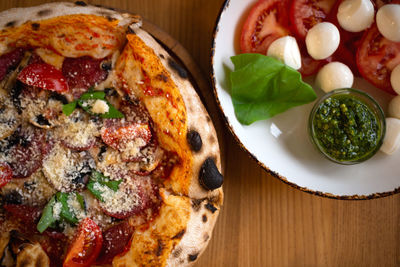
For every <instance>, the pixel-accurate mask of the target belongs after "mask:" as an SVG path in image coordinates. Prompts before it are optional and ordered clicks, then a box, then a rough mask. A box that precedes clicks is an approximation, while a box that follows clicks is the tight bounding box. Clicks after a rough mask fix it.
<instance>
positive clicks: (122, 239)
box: [97, 221, 134, 264]
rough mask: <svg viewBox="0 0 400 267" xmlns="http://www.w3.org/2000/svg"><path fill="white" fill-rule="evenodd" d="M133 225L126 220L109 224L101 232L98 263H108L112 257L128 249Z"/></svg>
mask: <svg viewBox="0 0 400 267" xmlns="http://www.w3.org/2000/svg"><path fill="white" fill-rule="evenodd" d="M133 230H134V229H133V227H132V226H130V225H129V223H128V222H127V221H124V222H122V223H119V224H117V225H114V226H111V227H110V228H108V229H107V230H106V231H104V232H103V247H102V248H101V252H100V257H99V258H98V259H97V263H98V264H110V263H111V262H112V260H113V258H114V257H115V256H117V255H119V254H122V253H124V252H126V251H127V250H128V249H129V243H130V240H131V236H132V234H133Z"/></svg>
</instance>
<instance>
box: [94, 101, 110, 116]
mask: <svg viewBox="0 0 400 267" xmlns="http://www.w3.org/2000/svg"><path fill="white" fill-rule="evenodd" d="M109 109H110V108H109V106H108V104H107V102H106V101H104V100H100V99H97V100H96V101H95V102H94V103H93V106H92V108H91V111H92V112H93V113H95V114H105V113H107V112H108V111H109Z"/></svg>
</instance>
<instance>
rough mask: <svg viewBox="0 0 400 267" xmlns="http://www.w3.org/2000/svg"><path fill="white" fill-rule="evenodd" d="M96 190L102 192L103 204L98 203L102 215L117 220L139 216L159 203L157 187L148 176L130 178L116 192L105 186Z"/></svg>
mask: <svg viewBox="0 0 400 267" xmlns="http://www.w3.org/2000/svg"><path fill="white" fill-rule="evenodd" d="M97 190H99V191H102V190H104V193H103V194H102V196H103V198H104V202H100V207H101V208H102V209H103V211H104V213H105V214H107V215H109V216H111V217H114V218H117V219H125V218H128V217H130V216H132V215H138V214H141V213H143V212H144V211H145V210H146V209H148V208H152V207H155V206H157V203H158V201H159V200H158V197H157V196H158V187H157V186H156V185H155V184H154V182H153V181H152V180H151V178H150V177H149V176H147V177H140V176H131V177H129V178H127V179H126V181H124V182H123V183H121V184H120V186H119V189H118V191H117V192H114V191H112V190H111V189H109V188H107V187H106V186H103V187H98V188H97Z"/></svg>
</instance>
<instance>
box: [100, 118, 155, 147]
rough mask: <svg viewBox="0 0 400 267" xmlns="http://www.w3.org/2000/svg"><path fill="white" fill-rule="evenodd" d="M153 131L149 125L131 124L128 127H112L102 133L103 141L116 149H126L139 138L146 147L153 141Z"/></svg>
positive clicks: (106, 128)
mask: <svg viewBox="0 0 400 267" xmlns="http://www.w3.org/2000/svg"><path fill="white" fill-rule="evenodd" d="M151 136H152V135H151V130H150V127H149V125H148V124H147V123H133V122H132V123H129V124H127V125H118V124H117V125H111V126H110V127H105V128H104V129H103V130H102V131H101V139H102V140H103V141H104V143H106V144H107V145H109V146H111V147H112V148H114V149H118V150H121V149H124V148H125V146H126V145H127V144H128V143H129V142H131V141H134V140H135V139H137V138H141V139H143V141H144V144H143V145H142V146H145V145H146V144H147V143H149V142H150V140H151Z"/></svg>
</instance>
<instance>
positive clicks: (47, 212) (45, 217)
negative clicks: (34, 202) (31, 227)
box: [36, 196, 56, 233]
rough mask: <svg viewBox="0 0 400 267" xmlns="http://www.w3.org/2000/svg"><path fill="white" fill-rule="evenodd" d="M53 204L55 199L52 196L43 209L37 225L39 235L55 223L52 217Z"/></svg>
mask: <svg viewBox="0 0 400 267" xmlns="http://www.w3.org/2000/svg"><path fill="white" fill-rule="evenodd" d="M54 204H56V199H55V197H54V196H53V197H52V198H51V199H50V201H49V203H47V205H46V206H45V207H44V209H43V212H42V217H40V220H39V223H38V225H37V227H36V228H37V230H38V231H39V233H43V232H44V231H45V230H46V229H47V228H48V227H49V226H51V225H52V224H54V223H55V222H56V219H55V218H54V217H53V207H54Z"/></svg>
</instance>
